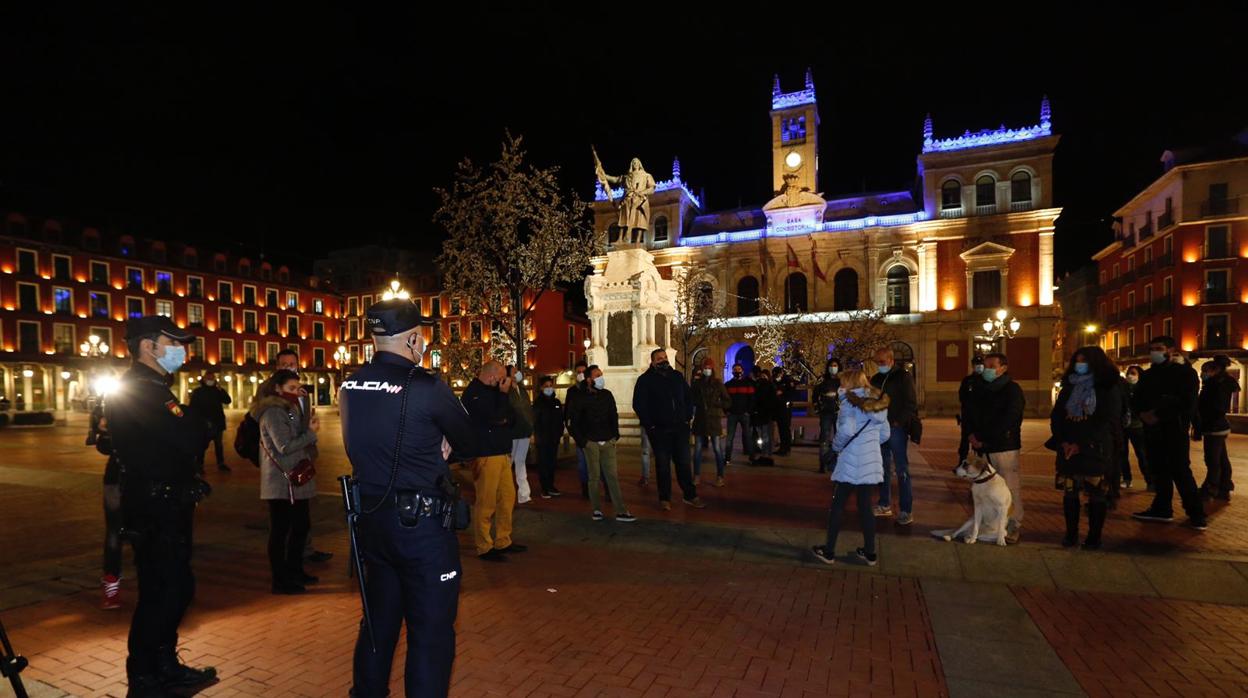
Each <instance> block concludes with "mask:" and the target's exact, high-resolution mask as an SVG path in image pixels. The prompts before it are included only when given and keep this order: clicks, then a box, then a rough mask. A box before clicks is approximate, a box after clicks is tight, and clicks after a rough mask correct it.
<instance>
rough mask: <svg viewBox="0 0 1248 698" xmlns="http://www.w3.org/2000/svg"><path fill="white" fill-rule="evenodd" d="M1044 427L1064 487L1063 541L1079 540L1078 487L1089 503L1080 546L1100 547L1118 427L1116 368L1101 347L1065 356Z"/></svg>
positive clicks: (1113, 472)
mask: <svg viewBox="0 0 1248 698" xmlns="http://www.w3.org/2000/svg"><path fill="white" fill-rule="evenodd" d="M1049 427H1050V429H1051V430H1052V433H1053V436H1052V437H1051V438H1050V439H1049V441H1048V442H1047V443H1046V444H1045V445H1046V446H1048V447H1049V448H1051V449H1053V450H1054V451H1056V452H1057V479H1056V486H1057V488H1058V489H1060V490H1062V492H1063V497H1062V511H1063V513H1064V514H1065V516H1066V536H1065V537H1064V538H1063V539H1062V545H1063V546H1065V547H1071V546H1073V545H1075V544H1076V543H1078V542H1079V516H1080V508H1081V503H1080V494H1081V493H1082V494H1083V495H1084V497H1085V498H1086V499H1087V508H1088V537H1087V538H1086V539H1085V540H1084V543H1083V547H1084V549H1085V550H1095V549H1097V548H1100V547H1101V530H1102V528H1103V527H1104V525H1105V516H1106V513H1107V511H1108V508H1109V499H1110V497H1111V496H1112V494H1113V493H1112V492H1111V491H1110V490H1111V488H1112V487H1113V485H1114V477H1115V475H1116V474H1117V470H1118V458H1119V452H1118V449H1119V448H1121V443H1122V427H1123V407H1122V390H1121V388H1120V387H1119V375H1118V369H1117V367H1115V366H1114V362H1113V361H1111V360H1110V358H1109V357H1108V356H1106V355H1105V352H1104V351H1102V350H1101V348H1100V347H1083V348H1081V349H1079V350H1078V351H1076V352H1075V353H1074V355H1073V356H1071V357H1070V364H1069V365H1068V366H1067V368H1066V373H1065V374H1064V375H1063V376H1062V388H1061V391H1060V392H1059V393H1058V396H1057V401H1056V403H1054V405H1053V412H1052V414H1050V415H1049Z"/></svg>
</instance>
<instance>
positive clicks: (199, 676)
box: [156, 647, 217, 688]
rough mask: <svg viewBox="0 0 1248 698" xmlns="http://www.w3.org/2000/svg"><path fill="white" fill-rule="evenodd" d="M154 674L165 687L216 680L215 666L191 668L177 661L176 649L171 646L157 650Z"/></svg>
mask: <svg viewBox="0 0 1248 698" xmlns="http://www.w3.org/2000/svg"><path fill="white" fill-rule="evenodd" d="M156 674H157V675H158V676H159V677H160V680H161V683H163V684H164V685H165V687H166V688H185V687H190V686H199V685H201V684H205V683H208V682H210V681H216V680H217V670H216V668H214V667H204V668H203V669H193V668H191V667H189V666H187V665H185V664H183V663H182V662H180V661H178V653H177V650H176V649H174V648H173V647H161V648H160V650H159V651H158V653H157V655H156Z"/></svg>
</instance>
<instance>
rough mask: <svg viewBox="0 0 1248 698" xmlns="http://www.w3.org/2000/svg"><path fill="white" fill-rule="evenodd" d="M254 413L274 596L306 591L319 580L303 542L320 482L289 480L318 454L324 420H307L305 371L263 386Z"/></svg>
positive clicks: (284, 372) (274, 377) (275, 376)
mask: <svg viewBox="0 0 1248 698" xmlns="http://www.w3.org/2000/svg"><path fill="white" fill-rule="evenodd" d="M251 416H252V418H253V419H255V420H256V422H257V423H259V424H260V499H263V500H265V501H267V502H268V503H269V567H270V569H271V570H272V573H273V593H274V594H300V593H303V592H304V591H306V588H305V587H306V585H308V584H314V583H316V582H317V581H318V580H317V579H316V577H313V576H311V575H309V574H308V573H306V572H305V571H304V570H303V546H304V543H305V542H306V541H307V538H308V530H309V529H310V528H311V527H312V520H311V516H310V514H309V511H308V500H310V499H312V497H315V496H316V480H315V478H313V479H312V480H309V481H308V482H305V483H303V484H302V485H295V484H293V483H292V482H291V480H290V479H288V476H289V475H290V474H291V472H292V471H293V470H294V469H295V468H298V467H299V466H300V464H301V463H302V462H303V461H310V460H312V458H314V450H315V449H314V448H313V447H314V446H315V445H316V436H317V432H318V431H320V428H321V424H320V419H319V418H318V417H317V416H316V415H315V414H313V415H312V416H311V417H310V418H309V420H308V423H307V424H306V425H305V424H304V422H303V417H302V412H301V411H300V409H299V375H298V374H296V373H295V372H294V371H289V370H285V369H283V370H279V371H277V372H275V373H274V374H273V375H272V376H271V377H270V378H269V379H268V380H266V381H265V382H264V383H262V384H261V385H260V390H259V392H258V393H257V395H256V400H255V402H253V403H252V405H251Z"/></svg>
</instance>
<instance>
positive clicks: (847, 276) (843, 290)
mask: <svg viewBox="0 0 1248 698" xmlns="http://www.w3.org/2000/svg"><path fill="white" fill-rule="evenodd" d="M832 288H833V297H832V309H833V310H857V309H858V272H856V271H854V270H853V269H842V270H840V271H838V272H836V276H834V277H832Z"/></svg>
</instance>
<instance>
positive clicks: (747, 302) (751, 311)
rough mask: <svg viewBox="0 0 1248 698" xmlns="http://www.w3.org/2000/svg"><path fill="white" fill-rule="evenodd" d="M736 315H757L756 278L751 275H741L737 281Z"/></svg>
mask: <svg viewBox="0 0 1248 698" xmlns="http://www.w3.org/2000/svg"><path fill="white" fill-rule="evenodd" d="M737 315H738V316H741V317H748V316H752V315H758V279H757V278H755V277H753V276H745V277H742V278H741V280H740V281H738V282H737Z"/></svg>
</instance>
